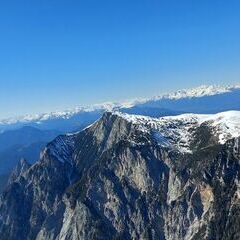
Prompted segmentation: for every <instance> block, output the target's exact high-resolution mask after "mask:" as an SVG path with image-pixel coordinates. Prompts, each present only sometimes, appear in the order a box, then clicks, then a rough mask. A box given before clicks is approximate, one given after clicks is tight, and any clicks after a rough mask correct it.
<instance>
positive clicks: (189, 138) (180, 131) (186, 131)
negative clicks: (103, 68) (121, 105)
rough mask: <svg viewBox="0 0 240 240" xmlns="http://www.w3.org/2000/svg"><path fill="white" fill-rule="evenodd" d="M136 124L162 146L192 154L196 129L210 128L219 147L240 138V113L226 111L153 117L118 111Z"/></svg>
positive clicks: (117, 113) (118, 113)
mask: <svg viewBox="0 0 240 240" xmlns="http://www.w3.org/2000/svg"><path fill="white" fill-rule="evenodd" d="M114 114H116V115H118V116H121V117H122V118H124V119H126V120H127V121H129V122H131V123H133V124H134V125H136V126H137V127H138V128H139V129H140V130H141V131H144V132H146V131H147V132H149V133H151V134H153V135H154V137H155V139H156V140H157V141H158V143H159V144H161V145H163V146H175V147H176V148H177V149H178V150H180V151H182V152H191V144H192V142H193V141H194V138H195V137H198V136H196V133H197V129H199V128H200V127H201V126H207V127H208V128H209V130H210V131H211V132H212V134H213V136H215V137H216V138H217V139H218V142H219V143H220V144H224V143H225V142H226V141H227V140H229V139H232V138H236V137H239V136H240V111H227V112H222V113H218V114H182V115H178V116H167V117H161V118H159V119H157V118H150V117H145V116H139V115H129V114H125V113H120V112H115V113H114Z"/></svg>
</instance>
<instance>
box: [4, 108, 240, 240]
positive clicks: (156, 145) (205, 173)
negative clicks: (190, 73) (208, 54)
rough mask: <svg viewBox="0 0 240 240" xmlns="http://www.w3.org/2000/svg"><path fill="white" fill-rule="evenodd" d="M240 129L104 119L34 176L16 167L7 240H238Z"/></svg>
mask: <svg viewBox="0 0 240 240" xmlns="http://www.w3.org/2000/svg"><path fill="white" fill-rule="evenodd" d="M239 120H240V111H231V112H224V113H219V114H214V115H195V114H184V115H180V116H176V117H162V118H159V119H154V118H149V117H144V116H134V115H128V114H125V113H119V112H106V113H104V114H103V116H102V117H101V118H100V119H99V120H98V121H96V122H95V123H94V124H92V125H91V126H89V127H87V128H85V129H84V130H82V131H80V132H77V133H75V134H67V135H62V136H59V137H57V138H56V139H55V140H54V141H52V142H51V143H49V144H48V145H47V146H46V148H45V149H44V151H43V152H42V154H41V156H40V159H39V160H38V161H37V162H36V163H35V164H33V165H32V166H30V165H29V164H28V163H27V162H26V161H20V162H19V164H18V166H17V167H16V169H15V170H14V172H13V173H12V174H11V179H10V181H9V184H8V186H7V188H6V189H5V191H4V192H3V194H2V197H1V201H0V236H1V239H14V240H18V239H19V240H22V239H36V240H42V239H44V240H56V239H58V240H66V239H97V240H100V239H101V240H110V239H166V240H175V239H179V240H189V239H192V240H193V239H196V240H197V239H209V240H210V239H225V240H238V239H239V230H240V229H239V216H240V215H239V210H240V207H239V199H240V198H239V196H240V194H239V193H240V188H239V173H240V170H239V169H240V164H239V163H240V141H239V140H240V137H239V136H240V131H239ZM190 135H191V136H190ZM182 139H183V140H184V142H185V145H182V144H181V140H182Z"/></svg>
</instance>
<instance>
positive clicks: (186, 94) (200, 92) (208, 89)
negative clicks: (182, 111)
mask: <svg viewBox="0 0 240 240" xmlns="http://www.w3.org/2000/svg"><path fill="white" fill-rule="evenodd" d="M234 89H240V85H228V86H221V85H201V86H199V87H195V88H190V89H182V90H178V91H176V92H173V93H168V94H163V95H160V96H157V97H154V98H153V100H160V99H162V98H167V99H180V98H192V97H203V96H212V95H217V94H222V93H227V92H231V91H232V90H234Z"/></svg>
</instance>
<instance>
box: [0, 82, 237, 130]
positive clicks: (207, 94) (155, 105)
mask: <svg viewBox="0 0 240 240" xmlns="http://www.w3.org/2000/svg"><path fill="white" fill-rule="evenodd" d="M239 99H240V86H239V85H235V86H226V87H223V86H205V85H204V86H200V87H197V88H193V89H189V90H180V91H177V92H174V93H169V94H163V95H161V96H157V97H153V98H150V99H137V100H132V101H126V102H123V103H104V104H97V105H93V106H88V107H77V108H75V109H72V110H67V111H61V112H59V111H58V112H52V113H45V114H37V115H27V116H23V117H19V118H11V119H5V120H1V121H0V130H4V129H11V128H17V127H22V126H24V125H28V126H35V127H37V128H40V129H57V130H61V131H72V130H76V129H81V128H83V127H85V126H87V125H88V124H90V123H91V122H94V121H95V120H97V119H98V118H99V117H100V116H101V115H102V113H103V112H105V111H113V110H119V111H121V112H126V113H129V114H140V115H145V116H151V117H160V116H168V115H178V114H181V113H189V112H190V113H217V112H222V111H228V110H240V101H239Z"/></svg>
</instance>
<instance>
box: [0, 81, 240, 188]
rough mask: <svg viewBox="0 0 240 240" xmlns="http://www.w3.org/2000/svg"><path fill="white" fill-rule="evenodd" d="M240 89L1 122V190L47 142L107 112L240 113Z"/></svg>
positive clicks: (167, 96)
mask: <svg viewBox="0 0 240 240" xmlns="http://www.w3.org/2000/svg"><path fill="white" fill-rule="evenodd" d="M239 99H240V87H239V86H238V85H235V86H227V87H222V86H200V87H198V88H194V89H190V90H181V91H177V92H174V93H170V94H165V95H161V96H157V97H153V98H150V99H138V100H134V101H126V102H124V103H105V104H100V105H94V106H90V107H78V108H76V109H74V110H67V111H62V112H53V113H47V114H38V115H32V116H31V115H28V116H24V117H19V118H15V119H13V118H12V119H5V120H1V121H0V131H1V133H0V191H1V189H2V187H1V186H4V185H5V183H6V180H7V178H8V175H9V173H10V172H11V170H12V169H13V167H14V166H16V164H17V162H18V161H19V159H20V158H26V159H28V161H29V162H30V163H33V162H34V161H36V160H37V159H38V156H39V154H40V152H41V150H42V149H43V148H44V147H45V146H46V144H47V142H49V141H51V140H53V139H54V138H55V137H57V136H58V135H59V134H64V133H68V132H75V131H80V130H82V129H84V128H85V127H87V126H88V125H90V124H92V123H93V122H95V121H96V120H98V119H99V118H100V117H101V116H102V114H103V113H104V112H106V111H119V112H123V113H128V114H135V115H136V114H138V115H144V116H150V117H162V116H176V115H179V114H183V113H198V114H199V113H202V114H211V113H217V112H223V111H228V110H240V101H239Z"/></svg>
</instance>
